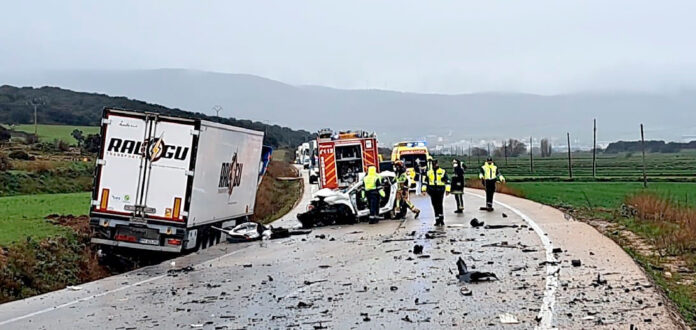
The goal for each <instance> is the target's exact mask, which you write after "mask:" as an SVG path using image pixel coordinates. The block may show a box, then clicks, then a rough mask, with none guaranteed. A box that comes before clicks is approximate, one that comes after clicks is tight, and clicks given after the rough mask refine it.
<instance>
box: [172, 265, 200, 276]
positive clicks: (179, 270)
mask: <svg viewBox="0 0 696 330" xmlns="http://www.w3.org/2000/svg"><path fill="white" fill-rule="evenodd" d="M194 270H195V269H194V268H193V267H192V266H186V267H182V268H176V269H170V270H168V271H167V274H177V273H184V274H186V273H188V272H192V271H194Z"/></svg>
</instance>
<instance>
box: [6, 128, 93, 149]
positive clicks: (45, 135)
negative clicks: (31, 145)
mask: <svg viewBox="0 0 696 330" xmlns="http://www.w3.org/2000/svg"><path fill="white" fill-rule="evenodd" d="M8 127H9V126H8ZM14 129H15V130H16V131H21V132H27V133H32V134H33V133H34V125H29V124H27V125H15V126H14ZM75 129H78V130H80V131H82V135H83V136H87V135H89V134H97V133H99V130H100V127H99V126H71V125H38V133H39V139H40V140H41V141H45V142H51V141H53V140H63V141H64V142H67V143H68V144H71V145H74V144H77V140H75V138H73V137H72V135H71V134H72V132H73V130H75Z"/></svg>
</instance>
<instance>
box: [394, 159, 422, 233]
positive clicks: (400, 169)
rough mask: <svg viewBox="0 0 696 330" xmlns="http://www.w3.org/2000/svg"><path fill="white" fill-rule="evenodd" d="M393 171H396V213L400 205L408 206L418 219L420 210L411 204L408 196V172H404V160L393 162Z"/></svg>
mask: <svg viewBox="0 0 696 330" xmlns="http://www.w3.org/2000/svg"><path fill="white" fill-rule="evenodd" d="M394 171H395V173H396V183H397V191H396V207H395V208H394V211H395V213H397V214H398V213H399V211H400V210H401V208H402V207H408V208H409V209H410V210H411V212H413V214H414V215H413V218H414V219H418V216H419V215H420V210H419V209H418V208H417V207H416V206H415V205H413V203H411V201H410V200H409V196H408V189H409V188H408V174H407V173H406V166H404V162H402V161H400V160H397V161H396V162H394ZM402 204H405V205H402ZM404 214H406V213H404Z"/></svg>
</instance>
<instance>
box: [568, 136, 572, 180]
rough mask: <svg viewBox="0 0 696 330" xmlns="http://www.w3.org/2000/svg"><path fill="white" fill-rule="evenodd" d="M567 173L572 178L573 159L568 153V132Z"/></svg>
mask: <svg viewBox="0 0 696 330" xmlns="http://www.w3.org/2000/svg"><path fill="white" fill-rule="evenodd" d="M568 175H570V178H571V179H572V178H573V161H572V159H571V155H570V133H568Z"/></svg>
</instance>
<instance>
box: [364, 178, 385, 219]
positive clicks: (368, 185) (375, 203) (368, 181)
mask: <svg viewBox="0 0 696 330" xmlns="http://www.w3.org/2000/svg"><path fill="white" fill-rule="evenodd" d="M363 184H364V185H365V193H366V194H367V202H368V205H369V206H370V224H375V223H377V222H379V200H380V199H381V197H384V190H382V177H381V176H380V175H379V174H377V168H376V167H374V166H370V167H368V168H367V175H365V178H364V179H363Z"/></svg>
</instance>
